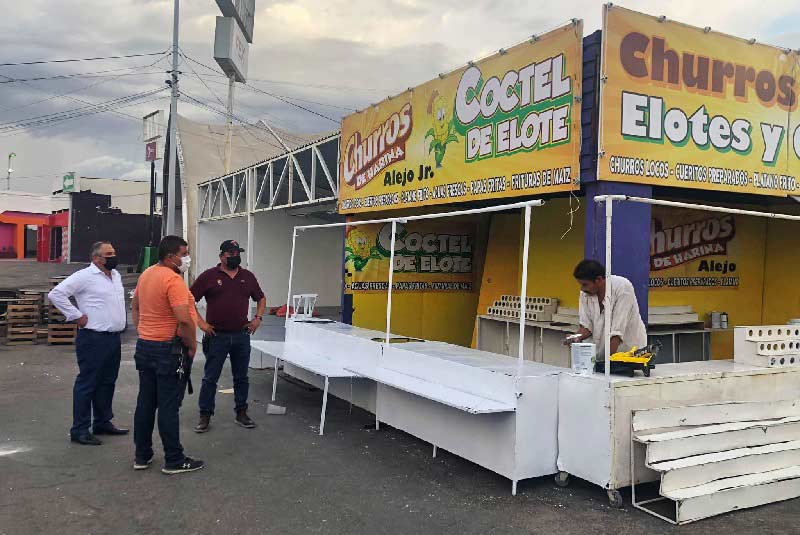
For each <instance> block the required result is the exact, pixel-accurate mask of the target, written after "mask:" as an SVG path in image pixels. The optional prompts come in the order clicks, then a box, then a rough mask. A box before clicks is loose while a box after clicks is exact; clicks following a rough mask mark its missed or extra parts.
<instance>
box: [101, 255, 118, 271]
mask: <svg viewBox="0 0 800 535" xmlns="http://www.w3.org/2000/svg"><path fill="white" fill-rule="evenodd" d="M105 259H106V260H105V264H104V266H105V268H106V269H108V270H112V269H114V268H116V267H117V265H118V264H119V262H118V261H117V257H116V256H107V257H105Z"/></svg>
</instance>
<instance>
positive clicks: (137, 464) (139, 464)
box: [133, 453, 154, 470]
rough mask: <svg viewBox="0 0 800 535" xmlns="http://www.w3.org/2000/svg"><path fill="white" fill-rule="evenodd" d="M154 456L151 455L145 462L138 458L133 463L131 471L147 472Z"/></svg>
mask: <svg viewBox="0 0 800 535" xmlns="http://www.w3.org/2000/svg"><path fill="white" fill-rule="evenodd" d="M153 457H154V455H153V454H152V453H151V454H150V458H149V459H147V460H141V459H139V458H138V457H137V458H136V459H134V461H133V469H134V470H147V469H148V468H150V464H151V463H152V462H153Z"/></svg>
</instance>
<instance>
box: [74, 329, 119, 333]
mask: <svg viewBox="0 0 800 535" xmlns="http://www.w3.org/2000/svg"><path fill="white" fill-rule="evenodd" d="M81 331H89V332H90V333H95V334H122V332H123V331H95V330H94V329H81Z"/></svg>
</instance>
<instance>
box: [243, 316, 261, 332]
mask: <svg viewBox="0 0 800 535" xmlns="http://www.w3.org/2000/svg"><path fill="white" fill-rule="evenodd" d="M259 327H261V320H260V319H259V318H253V320H252V321H250V322H249V323H248V324H247V325H245V328H246V329H247V332H248V333H250V334H253V333H254V332H256V331H257V330H258V328H259Z"/></svg>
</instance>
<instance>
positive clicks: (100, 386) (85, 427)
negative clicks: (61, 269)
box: [48, 242, 128, 446]
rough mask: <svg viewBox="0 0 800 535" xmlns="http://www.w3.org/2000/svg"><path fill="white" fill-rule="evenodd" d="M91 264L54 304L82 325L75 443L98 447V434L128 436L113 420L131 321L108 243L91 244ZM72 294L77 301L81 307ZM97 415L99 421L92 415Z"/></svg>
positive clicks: (56, 291)
mask: <svg viewBox="0 0 800 535" xmlns="http://www.w3.org/2000/svg"><path fill="white" fill-rule="evenodd" d="M91 254H92V263H91V264H90V265H89V267H87V268H84V269H82V270H80V271H78V272H75V273H73V274H72V275H70V276H69V277H67V278H66V279H64V281H63V282H61V284H59V285H58V286H56V287H55V288H53V289H52V290H51V291H50V294H49V295H48V297H49V298H50V302H51V303H53V305H55V306H56V308H58V309H59V310H60V311H61V312H62V313H63V314H64V316H66V318H67V321H74V322H75V323H77V324H78V336H77V339H76V340H75V353H76V354H77V356H78V369H79V370H80V372H79V373H78V376H77V377H76V378H75V387H74V388H73V392H72V418H73V422H72V429H70V432H69V434H70V439H71V440H72V442H76V443H78V444H83V445H87V446H99V445H100V444H102V442H101V441H100V440H99V439H97V438H96V437H95V435H125V434H127V433H128V430H127V429H120V428H118V427H116V426H115V425H114V424H113V423H112V422H111V420H112V419H113V418H114V413H113V412H112V410H111V402H112V400H113V399H114V388H115V386H116V382H117V375H118V374H119V364H120V358H121V355H122V352H121V344H120V335H121V333H122V331H124V330H125V327H126V324H127V312H126V310H125V290H124V289H123V287H122V278H121V277H120V275H119V273H118V272H117V270H116V269H114V268H115V267H116V266H117V256H116V251H115V250H114V247H113V246H112V245H111V244H110V243H108V242H97V243H95V244H94V245H92V253H91ZM70 297H74V298H75V300H76V302H77V303H78V307H77V308H76V307H75V306H74V305H73V304H72V303H71V302H70ZM93 417H94V419H93Z"/></svg>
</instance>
